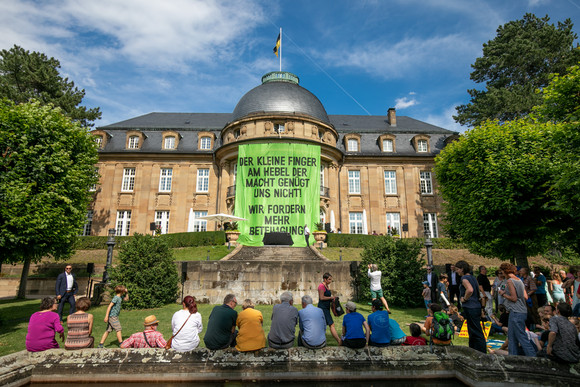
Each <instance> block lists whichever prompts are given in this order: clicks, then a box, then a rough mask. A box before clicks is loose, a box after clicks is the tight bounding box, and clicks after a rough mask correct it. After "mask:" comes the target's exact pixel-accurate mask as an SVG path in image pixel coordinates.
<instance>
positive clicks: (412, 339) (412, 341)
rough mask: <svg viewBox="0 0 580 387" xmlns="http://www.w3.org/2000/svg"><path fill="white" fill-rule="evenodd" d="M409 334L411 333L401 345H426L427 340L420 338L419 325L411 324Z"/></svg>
mask: <svg viewBox="0 0 580 387" xmlns="http://www.w3.org/2000/svg"><path fill="white" fill-rule="evenodd" d="M409 332H411V336H407V339H406V340H405V342H404V343H403V345H413V346H414V345H427V340H426V339H425V338H424V337H422V336H421V327H420V326H419V324H415V323H412V324H411V325H409Z"/></svg>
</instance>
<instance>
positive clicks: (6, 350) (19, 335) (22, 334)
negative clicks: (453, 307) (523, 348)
mask: <svg viewBox="0 0 580 387" xmlns="http://www.w3.org/2000/svg"><path fill="white" fill-rule="evenodd" d="M39 305H40V300H24V301H23V300H6V301H0V332H1V333H0V356H4V355H8V354H10V353H13V352H17V351H21V350H24V349H25V338H26V331H27V328H28V320H29V318H30V315H32V313H34V312H36V311H37V310H38V306H39ZM214 306H215V305H209V304H200V305H198V311H199V313H201V316H202V320H203V324H204V330H203V332H202V333H201V335H200V338H201V339H202V340H201V343H200V346H201V347H205V344H204V343H203V335H204V333H205V331H206V327H207V321H208V318H209V315H210V313H211V310H212V309H213V307H214ZM180 307H181V306H180V305H177V304H171V305H166V306H164V307H162V308H155V309H145V310H122V311H121V315H120V318H119V319H120V321H121V325H122V326H123V339H125V338H127V337H129V335H131V334H133V333H135V332H139V331H142V330H143V320H144V318H145V317H147V316H148V315H151V314H154V315H155V316H156V317H157V319H159V321H160V324H159V331H160V332H162V333H163V336H164V337H165V339H168V338H169V337H171V317H172V316H173V313H175V312H176V311H177V310H179V309H180ZM357 308H358V310H357V311H358V312H360V313H361V314H362V315H363V316H365V318H366V317H367V316H368V315H369V314H370V313H371V309H370V308H371V307H370V306H369V305H367V304H366V303H364V304H357ZM256 309H257V310H259V311H261V312H262V314H263V315H264V330H265V332H266V333H268V332H269V330H270V324H271V317H272V305H257V306H256ZM298 309H300V306H299V305H298ZM106 310H107V308H106V306H98V307H94V308H91V309H90V311H89V313H92V314H93V315H94V321H95V322H94V326H93V336H94V337H95V343H98V342H99V340H100V339H101V336H102V335H103V333H104V332H105V329H106V327H107V326H106V324H105V322H104V321H103V320H104V317H105V312H106ZM236 310H237V311H238V312H240V311H241V307H238V308H237V309H236ZM67 311H68V304H67V305H66V306H65V315H66V314H67ZM391 312H392V314H391V318H393V319H395V320H396V321H397V322H398V323H399V325H400V326H401V329H403V331H404V332H405V333H407V334H408V333H409V326H408V324H410V323H412V322H419V321H424V320H425V317H424V316H425V309H424V308H415V309H397V308H391ZM334 321H335V326H336V328H337V331H338V333H339V334H340V333H341V327H342V316H341V317H334ZM63 326H65V333H66V324H63ZM326 337H327V342H328V344H329V346H336V342H335V341H334V339H333V338H332V336H331V334H330V331H329V330H327V333H326ZM492 338H494V337H492ZM497 338H498V339H500V340H501V339H502V336H498V337H497ZM453 343H454V345H467V344H468V341H467V339H464V338H459V337H457V336H456V337H455V339H454V340H453ZM59 344H60V345H61V347H62V346H63V345H62V344H61V343H60V342H59ZM95 345H96V344H95ZM105 347H107V348H118V342H117V339H116V335H115V333H114V332H113V333H112V334H110V335H109V337H108V338H107V341H106V342H105Z"/></svg>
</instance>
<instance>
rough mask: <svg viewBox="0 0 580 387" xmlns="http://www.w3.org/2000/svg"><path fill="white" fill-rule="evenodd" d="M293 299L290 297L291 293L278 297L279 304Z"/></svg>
mask: <svg viewBox="0 0 580 387" xmlns="http://www.w3.org/2000/svg"><path fill="white" fill-rule="evenodd" d="M293 299H294V297H292V292H284V293H282V294H281V295H280V301H281V302H290V301H292V300H293Z"/></svg>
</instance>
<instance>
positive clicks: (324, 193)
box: [320, 187, 330, 198]
mask: <svg viewBox="0 0 580 387" xmlns="http://www.w3.org/2000/svg"><path fill="white" fill-rule="evenodd" d="M320 196H322V197H324V198H330V189H329V188H328V187H320Z"/></svg>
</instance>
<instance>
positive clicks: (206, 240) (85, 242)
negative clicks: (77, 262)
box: [75, 231, 226, 250]
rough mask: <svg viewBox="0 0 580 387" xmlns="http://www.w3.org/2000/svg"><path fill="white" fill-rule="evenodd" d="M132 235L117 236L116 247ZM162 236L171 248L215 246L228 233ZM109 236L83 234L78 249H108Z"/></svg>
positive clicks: (185, 233) (77, 242) (223, 241)
mask: <svg viewBox="0 0 580 387" xmlns="http://www.w3.org/2000/svg"><path fill="white" fill-rule="evenodd" d="M132 238H133V237H132V236H116V237H115V241H116V242H117V244H116V245H115V247H121V246H122V245H123V244H124V243H125V242H127V241H129V240H131V239H132ZM160 238H162V239H164V240H165V241H166V242H167V245H168V246H169V247H170V248H175V247H195V246H214V245H223V244H224V243H226V234H225V233H224V232H223V231H202V232H180V233H175V234H163V235H161V236H160ZM107 239H108V237H106V236H82V237H78V238H77V241H76V243H75V249H76V250H99V249H106V248H107V245H106V242H107Z"/></svg>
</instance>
